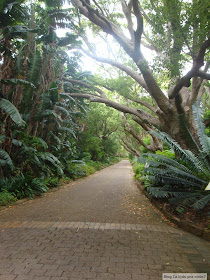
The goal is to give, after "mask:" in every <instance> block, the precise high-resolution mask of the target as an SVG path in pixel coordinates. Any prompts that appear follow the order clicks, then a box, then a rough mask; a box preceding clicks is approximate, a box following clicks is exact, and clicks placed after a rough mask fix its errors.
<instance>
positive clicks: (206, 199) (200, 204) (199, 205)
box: [192, 194, 210, 210]
mask: <svg viewBox="0 0 210 280" xmlns="http://www.w3.org/2000/svg"><path fill="white" fill-rule="evenodd" d="M209 203H210V194H208V195H205V196H203V197H202V198H201V199H199V200H197V201H196V202H195V203H194V204H193V205H192V207H193V208H195V209H196V210H200V209H203V208H204V207H205V206H206V205H209Z"/></svg>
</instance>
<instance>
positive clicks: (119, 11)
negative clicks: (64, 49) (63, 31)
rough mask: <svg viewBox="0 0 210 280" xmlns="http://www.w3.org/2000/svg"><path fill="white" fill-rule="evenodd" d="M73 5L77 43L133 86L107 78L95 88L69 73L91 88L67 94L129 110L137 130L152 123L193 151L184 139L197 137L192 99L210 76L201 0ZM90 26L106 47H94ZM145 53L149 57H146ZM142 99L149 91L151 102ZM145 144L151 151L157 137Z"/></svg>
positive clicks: (204, 4) (156, 146) (202, 91)
mask: <svg viewBox="0 0 210 280" xmlns="http://www.w3.org/2000/svg"><path fill="white" fill-rule="evenodd" d="M72 3H73V4H74V5H75V8H76V9H77V10H78V11H79V12H80V14H79V16H78V26H79V28H80V34H79V35H80V37H81V38H82V40H83V42H84V45H82V47H80V49H81V51H82V52H83V53H85V54H86V55H88V56H89V57H91V58H92V59H94V60H96V61H98V62H100V63H102V64H108V65H111V66H112V67H114V68H117V69H119V73H120V74H119V75H120V76H121V77H123V78H125V77H126V76H129V77H131V78H132V80H133V87H131V88H130V90H129V91H127V93H126V94H125V92H124V91H123V90H121V89H119V88H115V87H112V86H110V83H109V81H107V80H106V79H105V80H104V84H103V85H100V86H97V83H94V82H93V81H87V80H85V81H83V84H81V81H78V80H74V77H69V78H70V79H69V81H70V80H71V83H73V84H74V85H76V84H79V83H80V85H82V86H83V87H84V88H86V89H91V91H90V90H89V91H87V90H86V91H85V93H83V92H80V93H78V92H72V93H70V95H71V96H73V97H76V96H77V97H84V98H87V99H89V100H90V101H91V102H101V103H105V104H106V105H107V106H110V107H113V108H115V109H117V110H119V111H121V112H123V113H125V114H129V115H131V116H132V118H133V120H134V121H135V122H137V123H138V124H139V125H140V126H141V127H142V129H143V130H144V131H146V132H150V131H151V130H153V129H154V128H158V129H160V130H162V131H165V132H167V133H168V134H169V135H171V136H172V137H173V138H174V139H175V140H176V141H177V142H179V144H180V145H181V146H182V147H184V148H188V149H191V150H196V149H197V148H196V145H195V143H194V142H193V141H192V137H191V136H193V137H195V139H198V138H197V133H196V128H195V125H194V121H193V118H192V104H193V103H194V102H195V101H196V100H197V99H198V98H201V97H202V96H203V94H205V92H208V90H209V86H208V83H207V81H208V80H209V78H210V74H209V73H208V68H209V45H210V39H209V37H208V35H209V33H208V30H209V21H208V8H207V6H208V3H207V1H178V0H173V1H165V0H164V1H159V0H155V1H154V0H151V1H138V0H131V1H125V0H122V1H120V2H115V1H111V2H107V1H100V2H98V3H96V2H95V1H83V0H73V1H72ZM90 29H91V30H92V32H93V33H94V36H95V37H96V38H97V37H100V38H102V39H103V40H104V42H105V43H106V44H107V45H108V50H109V51H106V50H101V49H99V50H98V49H97V45H95V44H94V42H92V41H90V40H89V39H88V36H87V32H90ZM89 37H90V36H89ZM143 48H146V49H147V50H148V52H145V51H143ZM150 51H151V52H152V53H153V56H154V59H153V62H151V61H149V59H147V56H149V52H150ZM101 53H105V54H106V53H107V56H106V57H105V56H104V57H102V56H101ZM123 83H124V82H123V81H122V85H123ZM96 86H97V87H96ZM104 88H105V89H107V88H108V89H109V90H111V91H113V90H116V92H117V94H119V95H120V96H121V97H122V96H123V98H118V100H119V101H117V102H116V99H115V100H114V99H111V98H109V96H108V95H107V92H106V90H104ZM134 88H135V90H133V89H134ZM142 96H150V98H151V101H150V102H148V101H145V100H144V99H142ZM169 124H170V125H169ZM152 142H153V145H151V146H150V148H151V150H153V151H154V150H157V149H161V143H160V141H158V139H157V138H155V137H153V136H152ZM140 144H141V143H140Z"/></svg>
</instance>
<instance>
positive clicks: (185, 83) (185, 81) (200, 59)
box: [169, 38, 210, 99]
mask: <svg viewBox="0 0 210 280" xmlns="http://www.w3.org/2000/svg"><path fill="white" fill-rule="evenodd" d="M208 47H210V38H209V39H208V40H206V41H205V42H204V43H203V45H202V46H201V48H200V50H199V53H198V56H197V58H196V60H195V63H194V65H193V67H192V68H191V70H190V71H189V72H188V73H187V74H186V75H185V76H183V77H182V78H181V79H180V80H179V81H178V82H177V84H176V85H175V87H174V88H173V89H172V91H171V92H170V93H169V98H170V99H173V98H175V97H176V96H177V94H178V93H179V91H180V90H181V89H182V88H183V87H189V86H190V84H191V83H190V80H191V78H192V77H199V75H200V74H201V75H202V74H203V72H202V71H199V69H200V68H201V67H202V66H203V65H204V55H205V51H206V49H207V48H208ZM208 76H209V75H208Z"/></svg>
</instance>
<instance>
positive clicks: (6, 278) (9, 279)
mask: <svg viewBox="0 0 210 280" xmlns="http://www.w3.org/2000/svg"><path fill="white" fill-rule="evenodd" d="M15 279H17V275H8V274H2V275H0V280H15Z"/></svg>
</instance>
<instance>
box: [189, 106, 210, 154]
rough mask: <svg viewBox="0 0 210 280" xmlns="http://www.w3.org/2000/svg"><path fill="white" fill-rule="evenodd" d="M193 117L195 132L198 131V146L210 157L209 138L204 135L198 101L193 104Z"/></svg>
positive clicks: (204, 128)
mask: <svg viewBox="0 0 210 280" xmlns="http://www.w3.org/2000/svg"><path fill="white" fill-rule="evenodd" d="M192 108H193V116H194V120H195V123H196V126H197V131H198V137H199V141H200V144H201V146H202V149H203V151H204V152H205V153H206V154H207V155H210V138H209V137H208V136H207V135H206V133H205V130H206V127H205V125H204V122H203V120H202V114H203V111H202V108H201V106H200V104H199V101H197V102H196V103H194V104H193V106H192Z"/></svg>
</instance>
